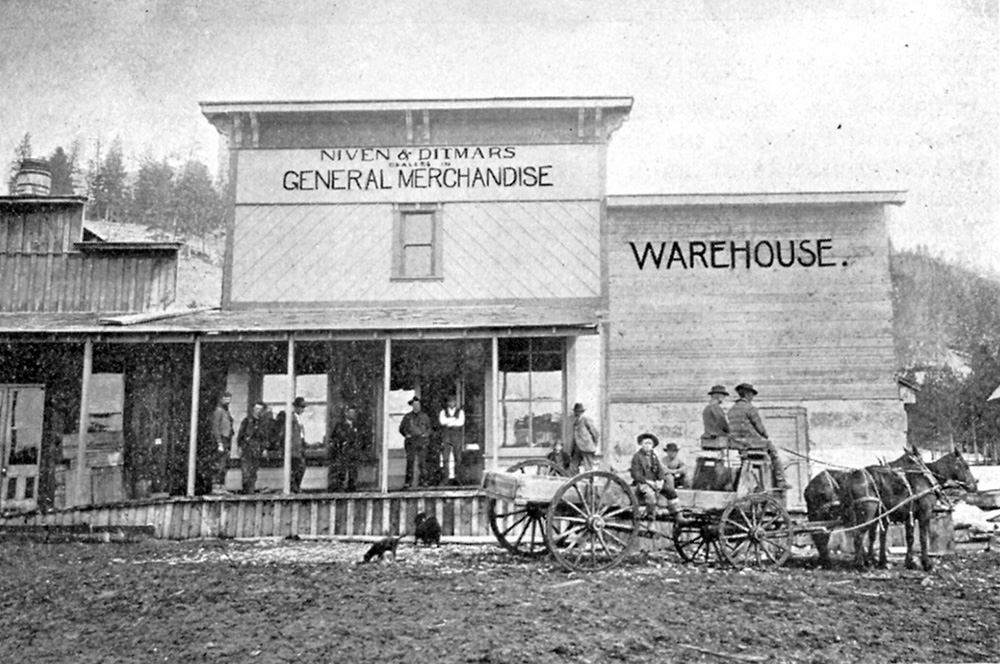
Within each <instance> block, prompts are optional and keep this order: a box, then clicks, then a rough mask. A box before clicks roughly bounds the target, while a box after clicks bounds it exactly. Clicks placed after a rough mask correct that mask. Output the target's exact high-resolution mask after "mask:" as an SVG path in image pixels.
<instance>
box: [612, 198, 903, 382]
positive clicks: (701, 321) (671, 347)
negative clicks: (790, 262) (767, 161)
mask: <svg viewBox="0 0 1000 664" xmlns="http://www.w3.org/2000/svg"><path fill="white" fill-rule="evenodd" d="M609 229H610V230H609V243H608V262H609V279H610V282H609V300H610V302H609V303H610V315H609V321H610V325H611V334H610V335H609V342H608V343H609V352H608V374H609V398H610V400H611V401H613V402H614V401H622V402H628V401H636V402H655V401H669V400H699V399H701V398H703V396H704V393H705V391H706V389H707V387H708V386H709V385H712V384H714V383H719V382H723V383H726V384H727V385H729V386H730V387H731V386H732V385H734V384H735V383H738V382H743V381H747V382H754V383H756V384H759V385H761V386H762V387H763V390H766V393H767V395H768V399H769V400H771V399H808V398H823V399H830V398H833V399H836V398H843V399H849V398H865V399H878V398H896V396H897V395H896V392H895V386H894V382H893V369H894V366H895V358H894V354H893V345H892V303H891V284H890V281H889V267H888V240H887V236H886V229H885V224H884V218H883V213H882V208H881V206H880V205H870V204H867V205H866V204H855V205H852V204H840V205H828V206H808V205H794V206H793V205H774V206H753V207H751V206H726V207H723V206H720V207H704V208H700V207H680V208H669V207H655V208H611V209H609ZM804 239H808V240H810V241H811V242H813V244H812V245H811V246H812V247H813V248H815V242H816V241H817V240H820V239H826V240H828V241H829V244H830V247H831V248H830V249H829V250H828V251H827V252H826V254H825V262H829V263H832V264H833V265H832V266H831V267H818V266H815V265H813V266H810V267H804V266H802V265H798V264H796V265H794V266H792V267H761V266H759V265H756V264H754V265H752V266H751V267H750V268H749V269H748V268H746V267H745V263H744V262H743V256H742V254H737V258H738V259H740V263H739V265H738V266H737V267H736V268H721V269H720V268H705V267H704V266H702V265H701V263H700V262H699V263H698V264H697V266H695V267H691V266H687V267H686V268H685V267H682V266H681V265H680V264H679V263H678V261H676V260H675V261H674V262H673V264H672V265H671V266H670V268H669V269H667V264H666V259H667V258H668V255H669V253H670V249H671V246H672V243H674V242H679V243H681V246H682V247H683V248H684V249H685V254H687V249H688V247H689V243H690V242H692V241H701V242H706V243H707V242H711V241H724V242H726V243H727V245H726V247H727V251H728V246H729V245H728V243H729V242H731V241H732V242H736V243H737V246H740V247H742V246H744V244H743V243H744V242H746V241H750V242H751V247H753V246H754V245H756V243H758V242H760V241H764V240H767V241H769V242H772V243H775V242H785V243H786V244H785V246H787V242H788V241H789V240H795V241H796V242H798V241H799V240H804ZM630 242H633V243H635V245H636V247H637V248H638V250H639V251H640V256H641V255H642V253H641V252H642V251H643V248H644V247H645V244H646V243H647V242H650V243H652V244H653V246H654V248H655V249H656V250H658V249H659V247H660V243H666V250H665V252H664V257H663V261H662V262H661V265H660V268H659V269H657V268H656V267H654V265H653V264H652V262H651V261H650V260H648V259H647V262H646V264H645V267H644V268H643V269H640V268H639V266H638V263H637V259H636V256H635V254H634V252H633V248H632V245H630V244H629V243H630ZM785 257H786V258H787V254H785ZM685 258H689V256H687V255H685ZM728 258H729V254H726V259H727V260H728ZM763 258H764V259H765V260H764V261H763V262H767V261H766V255H764V256H763ZM722 262H723V261H720V263H722ZM786 262H787V261H786ZM807 262H808V261H807Z"/></svg>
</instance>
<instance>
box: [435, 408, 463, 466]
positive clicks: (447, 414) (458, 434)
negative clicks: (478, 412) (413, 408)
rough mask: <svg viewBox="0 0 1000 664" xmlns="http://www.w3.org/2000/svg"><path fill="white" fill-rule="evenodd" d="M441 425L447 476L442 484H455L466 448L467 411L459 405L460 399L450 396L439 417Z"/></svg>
mask: <svg viewBox="0 0 1000 664" xmlns="http://www.w3.org/2000/svg"><path fill="white" fill-rule="evenodd" d="M438 422H439V423H440V424H441V443H442V447H443V450H442V454H441V456H442V457H443V459H442V460H443V461H444V468H445V470H446V471H447V473H448V474H447V476H446V477H442V478H441V484H445V483H448V484H455V483H456V479H455V471H456V469H457V468H459V466H460V465H461V463H462V449H463V448H464V446H465V434H464V429H463V427H465V411H464V410H463V409H462V407H461V406H459V405H458V397H456V396H455V395H454V394H449V395H448V402H447V404H446V405H445V407H444V408H443V409H441V414H440V415H439V416H438Z"/></svg>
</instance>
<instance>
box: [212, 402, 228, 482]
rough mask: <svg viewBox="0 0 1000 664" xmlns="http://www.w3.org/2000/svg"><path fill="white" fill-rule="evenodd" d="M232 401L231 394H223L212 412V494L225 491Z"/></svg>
mask: <svg viewBox="0 0 1000 664" xmlns="http://www.w3.org/2000/svg"><path fill="white" fill-rule="evenodd" d="M232 400H233V395H232V394H230V393H229V392H223V393H222V394H221V395H220V396H219V401H218V404H217V405H216V406H215V411H213V412H212V455H211V457H210V459H211V466H210V468H211V471H210V473H211V482H212V493H225V491H226V468H227V466H228V464H229V446H230V444H231V443H232V441H233V416H232V414H230V412H229V404H230V403H231V402H232Z"/></svg>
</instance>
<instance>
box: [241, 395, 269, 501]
mask: <svg viewBox="0 0 1000 664" xmlns="http://www.w3.org/2000/svg"><path fill="white" fill-rule="evenodd" d="M271 428H272V418H271V411H270V410H268V408H267V404H265V403H264V402H263V401H258V402H256V403H255V404H254V405H253V411H252V412H251V413H250V415H248V416H247V417H245V418H244V419H243V422H242V423H241V424H240V433H239V435H237V436H236V444H237V446H239V448H240V467H241V468H242V470H243V493H253V492H254V491H255V490H256V489H257V469H258V468H260V457H261V454H262V453H263V452H264V450H265V449H266V448H267V444H268V442H270V440H271V435H272V434H271Z"/></svg>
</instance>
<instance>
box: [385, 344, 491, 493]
mask: <svg viewBox="0 0 1000 664" xmlns="http://www.w3.org/2000/svg"><path fill="white" fill-rule="evenodd" d="M489 358H490V346H489V341H488V340H486V339H477V340H456V341H401V342H397V343H393V345H392V359H391V376H390V386H389V390H390V391H389V394H388V395H387V406H388V408H387V410H388V415H389V427H388V428H389V439H388V440H387V447H388V455H389V473H388V487H389V489H390V490H393V489H401V488H403V487H404V484H405V483H406V480H407V479H408V477H407V456H406V450H405V445H404V438H403V436H402V434H401V433H400V431H399V428H400V424H401V422H402V421H403V418H404V417H405V416H406V414H407V413H408V412H410V411H411V410H412V400H413V397H419V399H420V408H421V410H422V411H423V412H424V413H426V414H427V416H428V420H429V422H430V435H429V438H428V440H427V441H426V447H425V449H423V450H422V451H421V452H418V453H416V454H414V458H413V460H412V463H411V466H413V465H419V477H420V480H419V485H420V486H423V487H439V486H440V487H449V486H451V487H454V486H477V485H478V484H479V482H480V481H481V479H482V469H483V451H484V449H485V418H484V412H485V407H486V399H485V394H486V380H487V375H488V366H489ZM452 395H454V396H455V397H456V401H457V404H458V407H460V408H461V409H462V411H463V415H464V426H462V427H461V433H460V438H461V443H460V445H459V450H460V452H459V454H457V455H455V456H452V457H451V459H452V461H451V463H450V464H449V459H448V458H446V457H445V455H444V452H445V445H444V442H445V441H444V440H443V427H442V426H441V421H440V414H441V411H442V410H443V409H444V408H445V406H446V405H447V400H448V397H449V396H452ZM456 457H457V458H456ZM413 473H414V469H413V468H412V467H411V474H413ZM409 479H412V477H411V478H409Z"/></svg>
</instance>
